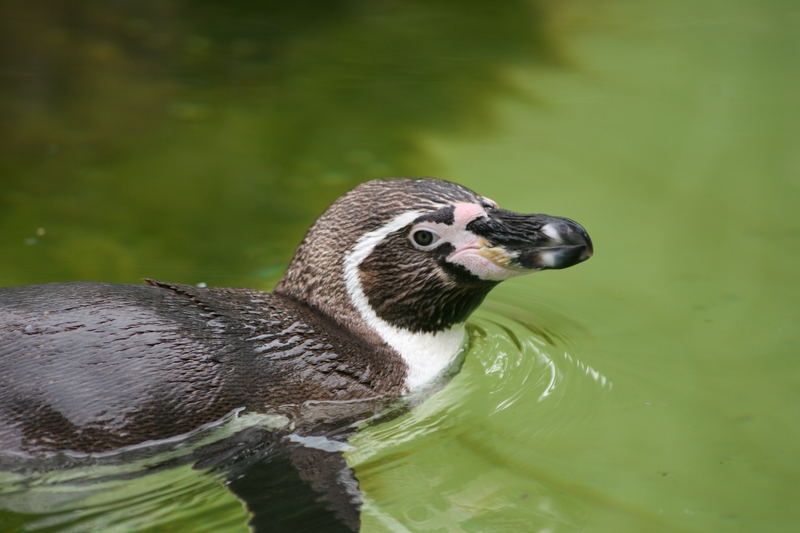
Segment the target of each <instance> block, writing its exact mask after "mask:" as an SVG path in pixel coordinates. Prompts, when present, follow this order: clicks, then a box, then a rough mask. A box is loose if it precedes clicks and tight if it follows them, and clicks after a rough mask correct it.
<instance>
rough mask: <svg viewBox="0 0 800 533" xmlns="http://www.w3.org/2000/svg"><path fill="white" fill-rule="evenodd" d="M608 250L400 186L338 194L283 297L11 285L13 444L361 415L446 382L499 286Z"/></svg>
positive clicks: (9, 433)
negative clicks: (469, 326) (261, 418)
mask: <svg viewBox="0 0 800 533" xmlns="http://www.w3.org/2000/svg"><path fill="white" fill-rule="evenodd" d="M592 253H593V247H592V242H591V239H590V238H589V235H588V234H587V232H586V231H585V230H584V229H583V227H581V225H579V224H578V223H577V222H575V221H573V220H571V219H568V218H561V217H554V216H549V215H543V214H519V213H515V212H512V211H507V210H504V209H501V208H500V207H499V206H498V205H497V203H495V202H494V201H492V200H490V199H489V198H486V197H484V196H481V195H479V194H478V193H476V192H473V191H472V190H470V189H468V188H466V187H464V186H461V185H459V184H456V183H453V182H449V181H445V180H441V179H435V178H386V179H377V180H372V181H368V182H365V183H363V184H361V185H359V186H357V187H356V188H354V189H353V190H351V191H350V192H348V193H346V194H345V195H344V196H342V197H340V198H339V199H337V200H336V201H335V202H334V203H333V204H332V205H331V206H330V207H329V208H328V209H327V210H326V211H325V212H324V213H323V214H322V215H321V216H320V217H319V218H318V219H317V220H316V222H315V223H314V224H313V225H312V226H311V228H310V229H309V230H308V232H307V234H306V235H305V238H304V239H303V240H302V242H301V243H300V245H299V247H298V248H297V250H296V253H295V254H294V257H293V259H292V260H291V262H290V264H289V266H288V269H287V271H286V273H285V275H284V276H283V278H282V279H281V280H280V282H279V283H278V285H277V286H276V287H275V289H274V290H273V291H272V292H271V293H268V292H262V291H258V290H252V289H244V288H242V289H231V288H199V287H195V286H190V285H184V284H179V283H170V282H162V281H155V280H146V283H143V284H130V285H128V284H112V283H99V282H70V283H48V284H41V285H30V286H21V287H8V288H0V450H4V451H12V452H20V453H25V454H29V455H36V454H47V453H53V452H59V451H65V450H68V451H72V452H81V453H95V452H107V451H111V450H116V449H120V448H124V447H127V446H132V445H137V444H140V443H143V442H149V441H157V440H159V439H167V438H170V437H176V436H179V435H182V434H185V433H188V432H191V431H192V430H194V429H196V428H198V427H201V426H203V425H205V424H210V423H212V422H215V421H218V420H220V419H223V418H224V417H226V416H227V415H229V414H230V413H232V412H242V411H245V412H255V413H272V414H279V415H281V416H285V417H287V418H289V419H291V420H292V423H293V424H295V427H300V428H302V427H307V428H312V427H316V426H319V425H325V424H330V423H336V422H341V421H350V420H354V419H357V418H358V417H362V416H365V415H367V414H369V413H373V412H376V411H379V410H380V408H382V407H383V406H385V405H387V402H390V401H393V400H396V399H397V398H402V397H404V396H407V395H409V394H412V393H414V392H415V391H419V390H423V389H425V387H429V386H430V385H431V384H432V383H435V382H437V380H441V379H442V376H443V375H445V374H446V373H447V372H448V369H451V368H452V366H453V365H454V364H455V361H456V360H457V359H458V357H457V355H458V354H459V351H460V350H461V349H462V346H463V344H464V338H465V332H464V322H465V321H466V319H467V318H468V317H469V315H470V313H472V312H473V310H475V308H476V307H478V305H479V304H480V303H481V302H482V301H483V299H484V297H485V296H486V295H487V293H488V292H489V291H490V290H491V289H492V288H493V287H495V286H496V285H497V284H498V283H500V282H502V281H503V280H506V279H508V278H511V277H514V276H518V275H521V274H525V273H529V272H534V271H539V270H547V269H561V268H566V267H569V266H572V265H575V264H577V263H580V262H582V261H584V260H586V259H588V258H589V257H590V256H591V255H592ZM337 405H338V406H345V407H343V408H342V409H339V410H337V409H326V408H322V409H320V408H319V406H337ZM315 407H316V408H315Z"/></svg>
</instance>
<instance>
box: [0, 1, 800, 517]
mask: <svg viewBox="0 0 800 533" xmlns="http://www.w3.org/2000/svg"><path fill="white" fill-rule="evenodd" d="M37 5H38V6H46V4H41V3H38V4H37ZM321 5H322V4H320V5H319V6H316V9H302V8H301V7H291V6H275V7H270V8H267V9H263V10H262V9H259V8H258V7H257V6H256V5H255V4H254V5H249V4H248V3H245V2H240V3H226V4H225V7H220V6H215V5H205V4H203V3H198V4H196V5H191V6H190V5H188V4H184V3H181V2H169V3H162V4H159V6H160V7H153V8H147V7H141V6H138V5H133V4H131V5H128V4H126V3H116V4H108V3H100V2H97V3H92V2H85V3H81V4H80V6H81V7H79V8H75V9H73V8H71V9H70V10H69V11H68V12H67V11H63V10H60V9H59V8H56V7H54V6H50V7H49V8H48V7H32V6H29V5H27V4H23V3H21V2H20V3H17V5H14V4H11V5H10V6H9V7H6V8H5V9H6V10H9V12H8V13H9V15H8V16H4V17H2V20H3V22H0V24H3V26H4V31H3V33H2V34H3V35H4V36H6V37H5V38H6V39H9V40H10V42H11V43H12V44H13V46H6V47H4V49H6V50H14V51H15V52H14V54H13V55H8V54H7V55H6V56H5V58H4V67H3V68H2V70H0V75H2V77H3V80H4V83H3V84H2V88H0V95H2V104H1V105H2V109H3V111H4V113H6V114H7V116H9V117H11V120H7V121H4V123H3V125H2V126H0V128H1V129H0V136H2V141H3V142H2V145H3V150H4V155H3V157H2V159H1V160H0V172H1V173H0V179H2V185H3V188H2V193H0V258H1V259H2V260H0V284H2V285H12V284H22V283H34V282H43V281H65V280H72V279H93V280H103V281H124V282H132V281H136V280H137V279H140V278H142V277H154V278H158V279H167V280H173V281H182V282H188V283H200V282H205V283H208V284H209V285H229V286H251V287H256V288H264V289H269V288H270V287H271V286H272V284H274V282H275V281H276V279H277V278H278V276H279V275H280V273H281V269H282V268H283V267H284V266H285V264H286V261H287V260H288V257H289V256H290V254H291V251H292V249H293V247H294V246H295V245H296V243H297V242H298V241H299V239H300V238H301V236H302V233H303V232H304V231H305V228H306V227H307V226H308V224H309V223H310V221H311V220H313V218H314V216H316V215H317V214H318V213H319V212H320V211H321V210H322V209H323V208H324V207H325V205H327V204H328V203H329V202H330V201H331V200H332V199H333V198H335V197H336V196H338V194H340V193H341V192H343V191H345V190H347V189H348V188H350V187H351V186H353V185H354V184H356V183H358V182H359V181H360V180H362V179H365V178H367V177H372V176H385V175H437V176H441V177H445V178H450V179H454V180H456V181H459V182H461V183H464V184H465V185H467V186H469V187H472V188H474V189H476V190H478V191H479V192H481V193H482V194H486V195H488V196H489V197H491V198H493V199H494V200H496V201H498V202H499V203H500V204H501V205H502V206H503V207H506V208H509V209H515V210H519V211H529V212H531V211H543V212H547V213H550V214H554V215H564V216H569V217H572V218H575V219H577V220H578V221H579V222H581V223H582V224H584V225H585V226H586V227H587V229H588V230H589V232H590V233H591V235H592V238H593V240H594V243H595V248H596V254H595V257H594V258H592V259H591V260H590V261H589V262H587V263H586V264H582V265H580V266H578V267H575V268H572V269H568V270H565V271H559V272H544V273H540V274H536V275H533V276H528V277H525V278H519V279H514V280H510V281H508V282H505V283H504V284H503V285H501V286H500V287H499V288H498V289H496V290H495V291H494V292H493V293H492V294H491V295H490V297H489V299H488V301H487V302H486V304H485V305H484V306H483V308H482V309H481V310H480V311H479V312H478V313H477V314H476V315H475V316H474V318H473V320H472V321H471V325H470V339H471V345H470V351H469V353H468V354H467V357H466V359H465V362H464V366H463V368H462V371H461V372H460V373H459V374H458V375H457V376H456V377H455V378H454V380H453V381H452V382H451V383H450V385H449V386H448V387H447V388H445V389H444V390H442V391H440V392H438V393H437V394H436V395H434V396H433V397H432V398H431V399H430V400H429V401H428V402H426V403H424V404H422V405H421V406H419V407H418V408H417V409H415V410H413V411H412V412H410V413H408V414H405V415H403V416H401V417H399V418H397V419H394V420H391V421H388V422H385V423H383V424H380V425H378V426H375V427H370V428H367V429H366V430H364V431H363V432H361V433H359V434H358V435H357V436H356V437H355V438H354V439H352V440H351V444H352V445H353V450H352V451H350V452H348V453H347V457H348V462H349V464H350V465H351V466H354V467H355V470H356V472H357V475H358V477H359V480H360V482H361V488H362V490H363V491H364V497H365V500H366V501H367V503H366V505H365V509H364V516H363V522H364V527H363V530H364V531H375V532H378V531H406V530H408V531H448V532H460V531H464V532H470V531H481V532H484V531H491V532H494V531H497V532H505V531H554V532H555V531H559V532H561V531H563V532H578V531H592V532H606V531H608V532H617V531H631V532H638V531H681V532H683V531H686V532H701V531H703V532H705V531H723V532H726V531H730V532H740V531H741V532H749V531H793V530H794V529H795V528H796V526H795V524H796V523H797V520H798V519H800V513H799V512H798V511H797V506H796V504H795V500H796V496H797V489H796V487H797V486H798V482H800V462H798V460H797V457H796V456H797V453H796V452H797V449H798V445H800V429H798V428H800V426H798V423H797V422H798V415H797V405H798V400H800V392H799V391H800V378H799V377H798V376H800V372H798V364H797V362H796V355H797V353H798V347H799V344H798V341H799V340H800V339H799V336H798V328H797V322H798V315H799V314H800V313H798V308H797V304H796V301H797V298H798V296H800V294H798V283H797V281H796V273H797V271H798V256H799V255H800V254H799V253H798V247H797V243H798V237H800V223H798V221H797V217H796V215H794V214H793V212H794V209H795V206H796V205H798V199H800V195H799V194H798V188H800V179H798V174H799V173H800V155H798V154H800V150H798V148H800V147H798V146H797V138H798V132H797V124H798V123H800V120H799V119H800V116H798V115H800V109H798V107H797V106H796V101H795V100H796V97H795V95H796V94H797V90H798V79H799V78H800V75H798V71H797V67H796V55H797V49H798V44H800V43H798V35H800V32H798V31H797V30H798V26H799V25H800V10H798V7H797V6H796V5H795V4H794V3H792V2H788V1H781V0H773V1H755V0H735V1H733V2H718V1H714V0H703V1H701V2H688V1H683V0H679V1H675V2H668V3H664V2H626V1H623V0H602V1H601V2H591V3H590V2H584V1H581V0H575V1H572V2H540V3H537V4H536V7H531V5H530V4H528V3H525V2H507V3H504V7H503V9H494V8H493V9H491V10H490V9H488V8H486V7H485V4H484V3H481V2H475V3H471V2H459V3H453V4H452V5H447V4H439V5H440V6H441V7H430V6H428V5H427V3H423V2H420V3H414V2H407V3H402V5H390V4H381V5H380V6H378V5H373V3H359V2H337V3H334V4H329V3H326V4H325V7H324V8H323V7H320V6H321ZM13 486H14V481H13V480H6V481H5V482H4V484H3V486H2V487H3V489H2V490H0V493H2V494H3V496H4V497H5V496H6V495H7V494H8V493H9V492H11V491H12V487H13ZM36 486H37V487H38V488H39V489H40V491H41V492H36V494H45V496H43V497H41V498H38V500H37V501H38V502H39V504H38V505H33V504H31V503H30V502H27V503H26V505H28V507H26V508H23V507H21V506H22V504H19V505H18V506H17V507H14V509H15V510H14V511H13V512H12V511H8V510H7V511H5V512H3V513H4V514H0V523H4V524H6V525H7V526H8V527H6V529H9V528H10V530H12V531H14V530H24V529H35V528H36V527H39V528H44V527H46V526H47V524H60V525H59V526H55V525H54V526H52V527H53V529H56V530H58V529H59V528H61V529H63V528H65V527H66V525H65V524H72V526H74V527H75V528H76V529H77V530H81V528H83V529H86V528H87V527H90V526H92V525H94V526H95V527H97V528H99V529H102V530H112V529H113V527H116V528H117V530H120V531H124V530H130V529H134V528H135V529H137V530H139V529H146V528H147V527H149V528H151V530H159V528H161V530H163V529H165V528H167V527H173V528H179V527H181V528H184V529H187V528H195V529H199V528H200V527H201V526H202V527H208V528H210V530H216V531H218V530H220V528H225V529H230V530H232V531H234V530H237V529H244V528H245V527H246V523H247V521H248V515H247V512H246V511H245V509H244V508H243V507H242V505H241V503H240V502H239V501H238V500H237V499H236V498H235V497H234V496H233V495H232V494H231V493H230V492H229V491H227V490H226V489H225V487H224V485H223V483H222V481H221V479H220V478H218V477H215V475H214V474H213V473H204V472H202V471H197V470H190V469H189V468H188V467H177V468H175V469H166V470H163V471H160V472H156V473H153V474H149V475H148V476H146V477H144V478H139V479H138V480H136V481H128V482H116V483H115V484H113V486H111V485H108V486H103V487H102V489H103V490H102V491H101V493H100V495H97V494H94V495H92V496H87V495H85V494H84V493H83V492H81V491H78V490H77V489H75V488H74V487H72V488H70V487H69V486H66V488H65V486H63V485H55V484H54V480H53V479H52V478H49V477H44V478H42V479H40V480H39V481H37V485H36ZM56 492H57V493H58V496H56V495H55V493H56ZM176 495H180V498H182V499H179V500H178V501H177V502H176V501H174V500H173V498H175V496H176ZM17 501H19V500H17ZM76 513H77V514H80V513H83V514H82V515H81V516H85V517H91V520H90V519H89V518H84V519H82V520H79V519H78V518H77V514H76ZM59 517H60V518H59ZM65 517H66V518H70V517H71V518H72V519H73V520H74V522H69V520H67V519H66V518H65ZM137 520H138V521H137ZM72 526H70V527H72ZM212 526H213V527H212ZM45 530H46V529H45Z"/></svg>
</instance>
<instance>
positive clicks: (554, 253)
mask: <svg viewBox="0 0 800 533" xmlns="http://www.w3.org/2000/svg"><path fill="white" fill-rule="evenodd" d="M467 229H468V230H469V231H471V232H473V233H474V234H475V235H479V236H481V237H483V238H484V239H486V240H487V241H488V243H489V246H490V247H491V248H493V249H495V250H497V249H499V250H502V252H504V253H502V254H497V253H495V254H493V258H494V260H495V261H496V260H497V259H498V258H502V260H503V263H505V264H504V265H503V266H504V267H506V268H513V269H521V270H544V269H558V268H567V267H570V266H572V265H575V264H578V263H580V262H582V261H585V260H587V259H589V258H590V257H591V256H592V253H593V252H594V250H593V248H592V240H591V239H590V238H589V234H588V233H586V230H585V229H583V227H582V226H581V225H580V224H578V223H577V222H575V221H574V220H570V219H568V218H561V217H553V216H550V215H541V214H536V215H524V214H520V213H514V212H513V211H506V210H505V209H492V210H491V211H489V212H488V213H487V216H485V217H480V218H476V219H475V220H473V221H472V222H470V223H469V224H468V225H467Z"/></svg>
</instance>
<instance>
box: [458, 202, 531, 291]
mask: <svg viewBox="0 0 800 533" xmlns="http://www.w3.org/2000/svg"><path fill="white" fill-rule="evenodd" d="M453 206H454V207H455V209H454V210H453V218H454V221H453V227H457V228H462V230H461V232H462V237H461V238H460V239H458V241H460V242H453V244H454V245H456V249H455V251H454V252H453V253H451V254H450V255H449V256H448V257H447V260H448V261H449V262H451V263H454V264H457V265H461V266H463V267H464V268H466V269H467V270H468V271H469V272H471V273H472V274H473V275H475V276H477V277H478V278H480V279H483V280H487V281H503V280H505V279H508V278H511V277H514V276H518V275H520V274H525V273H526V272H528V271H527V270H523V269H519V270H517V269H513V268H508V267H505V266H503V265H502V264H501V263H506V264H507V263H509V262H510V260H511V258H510V257H509V256H508V254H506V252H504V251H502V250H500V249H498V248H491V247H490V244H489V242H487V241H486V239H484V238H483V237H480V236H478V235H475V234H473V233H471V232H469V231H467V229H466V226H467V224H469V223H470V222H472V221H473V220H475V219H476V218H480V217H484V216H486V210H485V209H484V208H483V207H482V206H480V205H478V204H474V203H468V202H455V203H454V204H453Z"/></svg>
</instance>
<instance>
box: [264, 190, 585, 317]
mask: <svg viewBox="0 0 800 533" xmlns="http://www.w3.org/2000/svg"><path fill="white" fill-rule="evenodd" d="M591 255H592V243H591V239H590V238H589V236H588V234H587V233H586V231H585V230H584V229H583V228H582V227H581V226H580V225H579V224H578V223H576V222H574V221H573V220H570V219H567V218H560V217H553V216H549V215H542V214H532V215H526V214H519V213H514V212H511V211H507V210H504V209H501V208H500V207H499V206H498V205H497V204H496V203H495V202H494V201H492V200H490V199H489V198H486V197H484V196H481V195H479V194H477V193H475V192H474V191H471V190H470V189H467V188H466V187H463V186H461V185H458V184H456V183H452V182H449V181H445V180H440V179H434V178H419V179H416V178H393V179H379V180H373V181H369V182H366V183H363V184H361V185H359V186H358V187H356V188H355V189H353V190H351V191H350V192H348V193H347V194H345V195H344V196H342V197H341V198H339V199H338V200H336V201H335V202H334V203H333V204H332V205H331V206H330V207H329V208H328V209H327V210H326V211H325V213H323V215H322V216H320V217H319V219H318V220H317V222H316V223H315V224H314V225H313V226H312V227H311V229H310V230H309V231H308V233H307V234H306V237H305V239H304V240H303V242H302V243H301V245H300V247H299V248H298V251H297V253H296V254H295V257H294V259H293V261H292V263H291V265H290V267H289V270H288V271H287V274H286V275H285V276H284V278H283V280H282V281H281V283H280V284H279V285H278V287H277V288H276V292H279V293H284V294H287V295H290V296H292V297H294V298H295V299H298V300H301V301H304V302H306V303H308V304H309V305H311V306H312V307H316V308H318V309H320V310H321V311H323V312H325V313H327V314H328V315H330V316H332V317H333V318H334V319H337V320H340V321H341V322H344V324H345V325H346V326H352V325H353V324H351V323H350V322H354V321H355V322H358V321H359V320H360V321H362V322H363V321H366V322H368V323H369V322H370V320H369V319H368V318H367V316H369V317H377V318H378V319H379V320H380V321H383V322H385V323H388V324H389V325H391V326H392V327H395V328H400V329H402V330H408V331H410V332H438V331H443V330H446V329H448V328H450V327H452V326H453V325H454V324H458V323H461V322H463V321H464V320H466V318H467V317H468V316H469V314H470V313H471V312H472V311H473V310H474V309H475V308H476V307H477V306H478V305H479V304H480V303H481V301H483V299H484V297H485V296H486V294H487V293H488V292H489V291H490V290H491V289H492V288H493V287H494V286H496V285H497V284H498V283H499V282H501V281H503V280H505V279H508V278H511V277H514V276H518V275H521V274H525V273H529V272H534V271H538V270H545V269H559V268H566V267H568V266H571V265H574V264H577V263H579V262H581V261H584V260H586V259H588V258H589V257H590V256H591ZM353 311H355V313H353Z"/></svg>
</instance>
